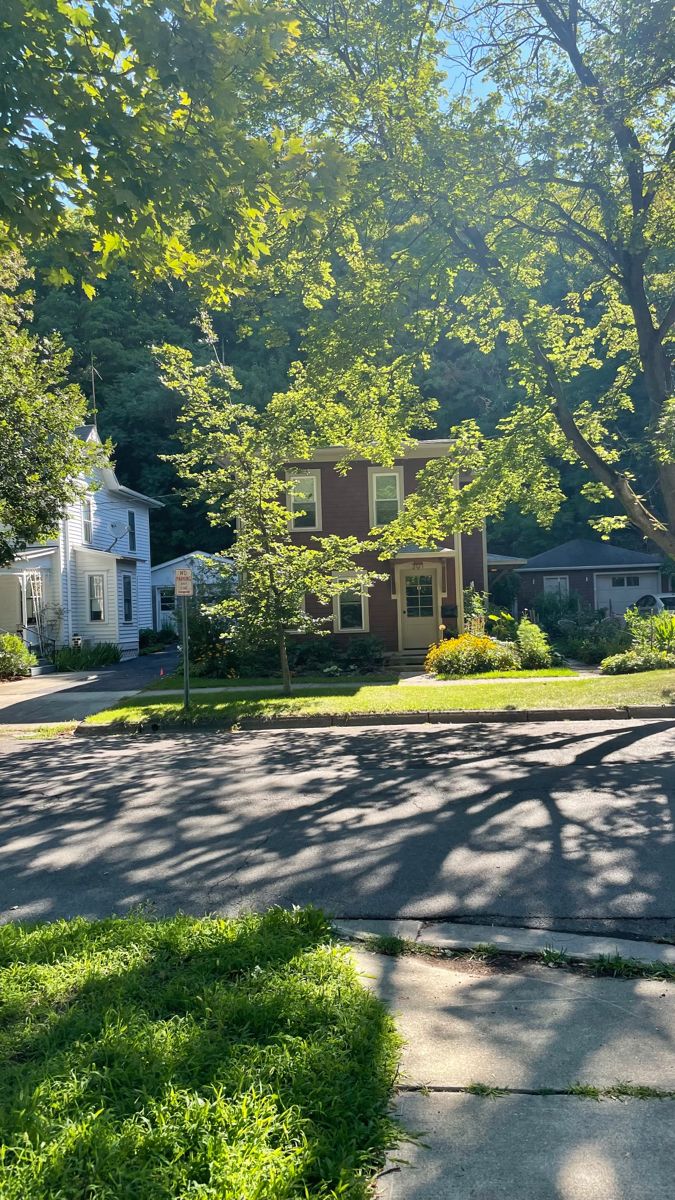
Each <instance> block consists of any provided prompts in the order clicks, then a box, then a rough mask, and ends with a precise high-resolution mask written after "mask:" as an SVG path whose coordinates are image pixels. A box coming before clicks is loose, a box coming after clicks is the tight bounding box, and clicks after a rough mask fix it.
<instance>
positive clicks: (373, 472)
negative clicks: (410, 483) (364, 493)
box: [368, 467, 404, 529]
mask: <svg viewBox="0 0 675 1200" xmlns="http://www.w3.org/2000/svg"><path fill="white" fill-rule="evenodd" d="M380 475H393V476H394V477H395V479H396V499H397V501H398V512H399V513H400V511H401V509H402V508H403V497H404V488H403V467H369V468H368V513H369V519H370V528H371V529H375V528H376V526H377V525H378V524H379V522H378V520H377V500H376V496H375V480H376V479H377V478H378V476H380ZM397 515H398V513H397Z"/></svg>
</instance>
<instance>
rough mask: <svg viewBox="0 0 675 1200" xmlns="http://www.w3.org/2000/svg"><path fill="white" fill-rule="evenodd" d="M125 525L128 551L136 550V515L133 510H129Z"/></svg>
mask: <svg viewBox="0 0 675 1200" xmlns="http://www.w3.org/2000/svg"><path fill="white" fill-rule="evenodd" d="M127 525H128V526H129V549H130V550H132V551H135V550H136V513H135V512H134V511H133V509H131V508H130V509H129V511H128V513H127Z"/></svg>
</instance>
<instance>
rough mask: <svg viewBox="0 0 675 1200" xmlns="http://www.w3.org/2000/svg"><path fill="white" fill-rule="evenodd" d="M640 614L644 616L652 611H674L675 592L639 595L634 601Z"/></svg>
mask: <svg viewBox="0 0 675 1200" xmlns="http://www.w3.org/2000/svg"><path fill="white" fill-rule="evenodd" d="M635 607H636V608H637V610H638V612H639V613H640V616H643V617H646V616H650V615H652V614H653V613H661V612H665V611H666V610H667V611H668V612H675V592H657V593H656V594H655V595H654V594H653V593H652V594H650V595H647V596H640V599H639V600H636V601H635Z"/></svg>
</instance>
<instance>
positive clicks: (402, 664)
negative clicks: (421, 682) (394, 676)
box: [385, 650, 427, 670]
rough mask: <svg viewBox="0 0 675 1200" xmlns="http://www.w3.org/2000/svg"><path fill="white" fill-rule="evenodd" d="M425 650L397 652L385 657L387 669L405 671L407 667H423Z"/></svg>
mask: <svg viewBox="0 0 675 1200" xmlns="http://www.w3.org/2000/svg"><path fill="white" fill-rule="evenodd" d="M426 656H427V652H426V650H399V651H397V652H395V653H392V654H388V655H387V656H386V660H385V661H386V663H387V666H388V667H394V668H395V669H401V670H407V668H408V667H423V666H424V660H425V658H426Z"/></svg>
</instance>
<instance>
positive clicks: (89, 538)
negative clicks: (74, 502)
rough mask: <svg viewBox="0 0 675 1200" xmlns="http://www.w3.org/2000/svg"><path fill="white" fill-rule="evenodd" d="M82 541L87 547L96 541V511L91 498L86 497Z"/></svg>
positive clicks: (83, 502)
mask: <svg viewBox="0 0 675 1200" xmlns="http://www.w3.org/2000/svg"><path fill="white" fill-rule="evenodd" d="M82 541H83V542H84V544H85V546H91V545H92V544H93V541H94V510H93V508H92V503H91V497H90V496H85V498H84V500H83V501H82Z"/></svg>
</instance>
